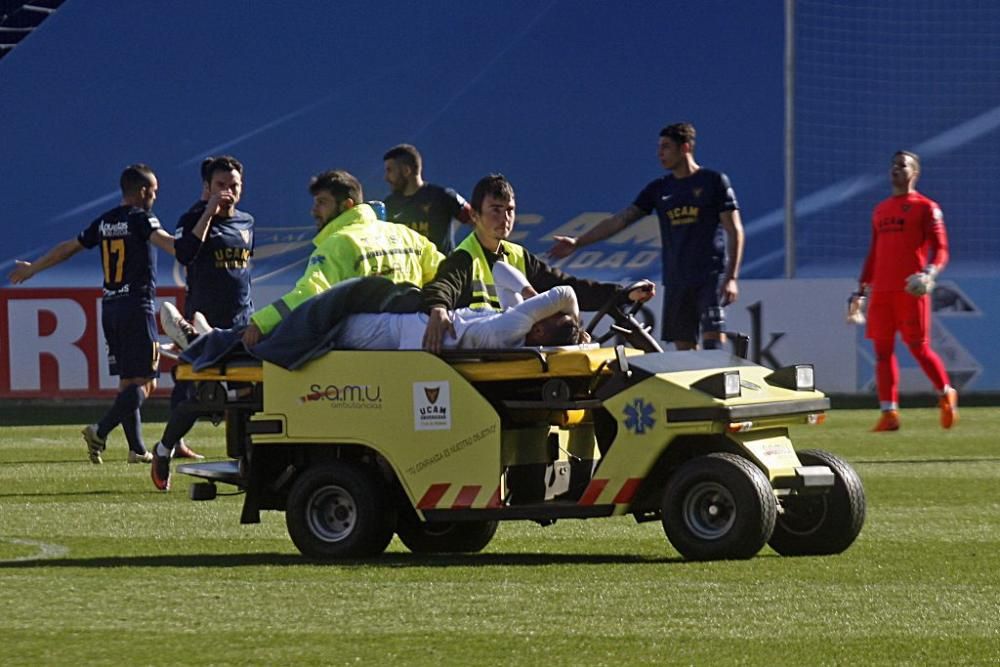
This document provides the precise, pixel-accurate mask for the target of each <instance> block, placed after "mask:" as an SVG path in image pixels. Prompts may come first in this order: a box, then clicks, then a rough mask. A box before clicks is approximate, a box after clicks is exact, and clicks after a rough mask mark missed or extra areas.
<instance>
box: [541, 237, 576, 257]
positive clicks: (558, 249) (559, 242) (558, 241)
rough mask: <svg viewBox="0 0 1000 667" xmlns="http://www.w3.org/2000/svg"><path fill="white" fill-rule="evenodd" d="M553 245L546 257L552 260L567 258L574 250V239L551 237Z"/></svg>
mask: <svg viewBox="0 0 1000 667" xmlns="http://www.w3.org/2000/svg"><path fill="white" fill-rule="evenodd" d="M552 238H553V240H554V241H555V243H553V244H552V247H551V248H549V251H548V253H547V254H548V256H549V257H552V258H553V259H562V258H563V257H569V256H570V255H572V254H573V252H574V251H575V250H576V238H575V237H573V236H553V237H552Z"/></svg>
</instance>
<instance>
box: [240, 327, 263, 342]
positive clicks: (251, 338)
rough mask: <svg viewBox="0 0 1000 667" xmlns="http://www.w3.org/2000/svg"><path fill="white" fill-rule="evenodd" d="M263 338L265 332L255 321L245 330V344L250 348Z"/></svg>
mask: <svg viewBox="0 0 1000 667" xmlns="http://www.w3.org/2000/svg"><path fill="white" fill-rule="evenodd" d="M262 338H264V334H263V333H262V332H261V330H260V327H258V326H257V325H256V324H254V323H253V322H251V323H250V325H249V326H248V327H247V328H246V329H244V330H243V344H244V345H246V346H247V347H248V348H250V347H253V346H254V345H256V344H257V343H259V342H260V341H261V339H262Z"/></svg>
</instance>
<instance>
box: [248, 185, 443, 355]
mask: <svg viewBox="0 0 1000 667" xmlns="http://www.w3.org/2000/svg"><path fill="white" fill-rule="evenodd" d="M309 192H310V193H311V194H312V196H313V207H312V216H313V219H314V220H315V221H316V226H317V228H318V229H319V233H318V234H316V237H315V238H313V244H314V245H315V246H316V249H315V250H314V251H313V253H312V254H311V255H310V256H309V262H308V263H307V264H306V270H305V273H303V275H302V277H301V278H300V279H299V281H298V282H297V283H295V287H293V288H292V290H291V291H290V292H288V293H287V294H285V295H284V296H282V297H281V298H280V299H278V300H277V301H275V302H274V303H272V304H271V305H269V306H267V307H265V308H262V309H261V310H259V311H257V312H256V313H255V314H254V315H253V317H252V318H250V325H249V326H248V327H247V329H246V331H245V332H244V333H243V342H244V343H245V344H246V345H247V346H248V347H252V346H253V345H256V344H257V343H258V342H259V341H260V339H261V338H262V337H263V336H266V335H267V334H268V333H270V332H271V330H272V329H274V328H275V327H276V326H278V324H279V323H280V322H281V321H282V320H283V319H284V318H285V317H286V316H287V315H288V314H289V313H290V312H292V310H294V309H295V308H297V307H299V306H300V305H301V304H302V303H303V302H304V301H306V300H307V299H309V298H311V297H313V296H316V295H317V294H319V293H321V292H324V291H326V290H328V289H329V288H330V287H331V286H333V285H335V284H337V283H338V282H340V281H342V280H347V279H348V278H357V277H361V276H383V277H385V278H388V279H390V280H392V281H393V282H397V283H400V282H409V283H413V284H414V285H424V284H426V283H427V282H429V281H430V280H431V279H432V278H433V277H434V274H435V273H436V271H437V267H438V264H440V263H441V261H442V260H443V259H444V255H442V254H441V253H440V252H438V249H437V248H436V247H435V246H434V244H433V243H431V242H430V241H428V240H427V238H426V237H424V236H422V235H420V234H418V233H417V232H415V231H413V230H412V229H409V228H408V227H404V226H403V225H397V224H394V223H391V222H383V221H381V220H379V219H378V218H377V217H376V215H375V212H374V211H373V210H372V208H371V207H370V206H369V205H368V204H364V203H361V202H363V201H364V193H363V191H362V189H361V183H359V182H358V179H356V178H355V177H354V176H352V175H351V174H349V173H348V172H346V171H340V170H335V171H326V172H323V173H321V174H319V175H317V176H314V177H313V179H312V180H311V181H310V183H309Z"/></svg>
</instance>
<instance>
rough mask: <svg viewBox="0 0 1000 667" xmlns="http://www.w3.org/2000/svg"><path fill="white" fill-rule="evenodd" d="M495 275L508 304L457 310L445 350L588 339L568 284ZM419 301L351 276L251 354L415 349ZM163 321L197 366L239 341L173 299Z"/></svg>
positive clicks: (296, 357)
mask: <svg viewBox="0 0 1000 667" xmlns="http://www.w3.org/2000/svg"><path fill="white" fill-rule="evenodd" d="M494 281H495V285H496V288H497V291H498V296H499V299H500V303H501V305H502V306H503V307H504V308H505V309H506V310H504V311H502V312H496V311H492V310H473V309H469V308H462V309H459V310H457V311H455V317H454V327H453V330H452V331H450V332H449V335H448V336H447V337H446V340H445V347H446V348H462V349H506V348H512V347H521V346H524V345H527V346H539V345H545V346H552V345H572V344H577V343H581V342H587V340H589V337H588V336H587V334H586V333H584V332H581V330H580V312H579V307H578V305H577V300H576V294H575V293H574V292H573V289H572V288H571V287H568V286H559V287H554V288H552V289H550V290H547V291H545V292H543V293H541V294H537V293H536V292H535V290H534V289H533V288H532V287H531V286H530V285H529V284H528V281H527V279H525V277H524V275H523V274H521V273H520V272H519V271H517V270H516V269H514V268H512V267H510V266H508V265H506V264H502V263H499V262H498V263H497V265H496V267H495V268H494ZM421 306H422V301H421V299H420V291H419V290H418V289H417V288H416V287H414V286H412V285H396V284H393V283H391V282H390V281H388V280H385V279H384V278H379V277H366V278H356V279H352V280H348V281H345V282H343V283H340V284H338V285H335V286H334V287H332V288H330V289H329V290H327V291H326V292H324V293H322V294H319V295H316V296H315V297H313V298H312V299H310V300H309V301H307V302H306V303H304V304H302V306H301V307H300V308H297V309H295V310H294V311H292V313H291V315H290V316H289V317H288V318H287V320H286V321H283V322H282V323H281V325H279V327H278V328H276V329H275V330H274V332H273V333H272V334H271V335H270V336H268V337H267V338H265V339H264V340H263V341H261V342H260V343H258V344H257V345H255V346H254V347H253V348H252V349H251V350H250V353H251V354H252V355H253V356H255V357H258V358H260V359H264V360H266V361H270V362H272V363H276V364H278V365H280V366H282V367H284V368H289V369H294V368H297V367H298V366H301V365H302V364H303V363H304V362H305V361H307V360H308V359H311V358H315V357H316V356H319V354H321V353H323V352H325V351H326V350H331V349H366V350H372V349H381V350H387V349H388V350H411V349H420V347H421V344H422V338H423V332H424V329H425V328H426V325H427V318H428V316H427V315H426V314H425V313H422V312H417V311H419V310H421ZM160 319H161V322H162V324H163V329H164V331H165V332H166V333H167V335H168V336H170V338H171V339H173V340H174V342H175V343H177V345H178V347H180V348H181V349H182V350H185V352H184V354H183V355H182V357H181V358H182V359H183V360H185V361H188V362H191V363H192V365H193V366H194V367H195V370H198V369H200V368H203V367H205V366H208V365H211V364H212V363H215V362H217V361H219V360H221V359H222V358H224V357H225V356H227V355H230V354H231V353H232V352H233V351H234V350H236V351H238V349H239V348H241V347H242V346H241V345H239V331H238V330H228V329H227V330H219V329H215V330H212V331H210V332H208V333H207V334H203V335H199V332H198V331H196V330H195V327H193V326H192V325H191V324H190V323H189V322H188V321H187V320H185V319H184V318H183V317H181V315H180V313H179V312H177V309H176V308H174V307H173V305H172V304H169V303H165V304H164V307H163V308H162V309H161V311H160Z"/></svg>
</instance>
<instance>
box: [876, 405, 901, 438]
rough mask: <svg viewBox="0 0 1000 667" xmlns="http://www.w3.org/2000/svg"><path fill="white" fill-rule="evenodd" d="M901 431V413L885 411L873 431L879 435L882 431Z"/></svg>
mask: <svg viewBox="0 0 1000 667" xmlns="http://www.w3.org/2000/svg"><path fill="white" fill-rule="evenodd" d="M898 430H899V411H898V410H883V411H882V416H881V417H879V419H878V423H877V424H875V428H873V429H872V431H873V432H874V433H879V432H881V431H898Z"/></svg>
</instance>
